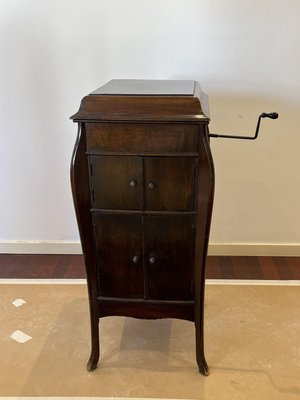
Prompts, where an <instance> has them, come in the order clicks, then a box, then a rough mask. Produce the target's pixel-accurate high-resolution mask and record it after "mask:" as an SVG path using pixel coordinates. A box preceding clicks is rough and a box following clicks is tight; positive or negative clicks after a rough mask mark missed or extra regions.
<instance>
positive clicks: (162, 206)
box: [145, 157, 196, 211]
mask: <svg viewBox="0 0 300 400" xmlns="http://www.w3.org/2000/svg"><path fill="white" fill-rule="evenodd" d="M195 166H196V160H195V158H193V157H147V158H146V160H145V208H146V210H161V211H164V210H173V211H191V210H193V209H194V180H195Z"/></svg>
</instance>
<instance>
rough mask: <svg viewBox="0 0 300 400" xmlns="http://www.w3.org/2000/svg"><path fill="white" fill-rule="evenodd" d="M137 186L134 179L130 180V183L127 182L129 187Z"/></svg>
mask: <svg viewBox="0 0 300 400" xmlns="http://www.w3.org/2000/svg"><path fill="white" fill-rule="evenodd" d="M136 185H137V181H136V180H135V179H132V181H130V182H129V186H130V187H135V186H136Z"/></svg>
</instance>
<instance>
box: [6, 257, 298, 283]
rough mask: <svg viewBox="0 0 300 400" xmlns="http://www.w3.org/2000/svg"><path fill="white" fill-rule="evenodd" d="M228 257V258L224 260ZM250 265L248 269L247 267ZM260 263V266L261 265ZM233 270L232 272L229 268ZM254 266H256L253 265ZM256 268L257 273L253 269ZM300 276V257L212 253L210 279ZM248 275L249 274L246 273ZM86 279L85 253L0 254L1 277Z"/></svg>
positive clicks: (266, 278) (207, 265) (274, 278)
mask: <svg viewBox="0 0 300 400" xmlns="http://www.w3.org/2000/svg"><path fill="white" fill-rule="evenodd" d="M224 261H225V262H224ZM245 264H246V265H247V268H248V270H247V273H246V274H245V267H244V265H245ZM257 265H259V269H257ZM228 266H229V268H230V271H231V273H230V274H228V271H227V268H228ZM252 266H253V267H252ZM253 269H254V271H253V273H252V270H253ZM228 275H231V279H251V280H255V279H259V280H279V281H280V280H283V279H285V277H286V276H287V275H288V276H289V279H288V280H291V281H292V280H300V257H269V256H257V257H255V256H244V257H236V256H208V257H207V260H206V279H227V278H226V277H227V276H228ZM246 275H247V276H246ZM64 278H65V279H84V278H86V271H85V265H84V259H83V256H82V255H73V254H72V255H68V254H0V279H64Z"/></svg>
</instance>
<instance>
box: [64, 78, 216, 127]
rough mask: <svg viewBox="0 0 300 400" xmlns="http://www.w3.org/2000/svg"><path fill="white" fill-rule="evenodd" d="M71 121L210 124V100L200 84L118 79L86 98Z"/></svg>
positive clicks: (178, 81)
mask: <svg viewBox="0 0 300 400" xmlns="http://www.w3.org/2000/svg"><path fill="white" fill-rule="evenodd" d="M71 119H73V120H74V121H76V122H89V121H99V122H101V121H137V122H138V121H140V122H143V121H144V122H147V121H163V122H164V121H166V122H167V121H168V122H203V123H208V121H209V108H208V97H207V95H206V94H205V93H203V92H202V90H201V88H200V85H199V83H198V82H196V81H190V80H182V81H181V80H135V79H124V80H123V79H114V80H111V81H109V82H108V83H107V84H105V85H104V86H102V87H100V88H99V89H97V90H95V91H94V92H92V93H91V94H90V95H88V96H86V97H84V98H83V99H82V101H81V105H80V108H79V111H78V112H77V113H76V114H74V115H73V116H72V117H71Z"/></svg>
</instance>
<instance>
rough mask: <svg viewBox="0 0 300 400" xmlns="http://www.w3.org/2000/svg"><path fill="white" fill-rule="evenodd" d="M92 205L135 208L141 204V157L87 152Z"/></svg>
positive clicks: (95, 206)
mask: <svg viewBox="0 0 300 400" xmlns="http://www.w3.org/2000/svg"><path fill="white" fill-rule="evenodd" d="M90 164H91V165H90V178H91V186H92V193H93V194H92V204H93V208H98V209H119V210H122V209H123V210H124V209H127V210H138V209H141V208H142V204H143V184H142V176H143V161H142V158H141V157H129V156H90Z"/></svg>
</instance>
